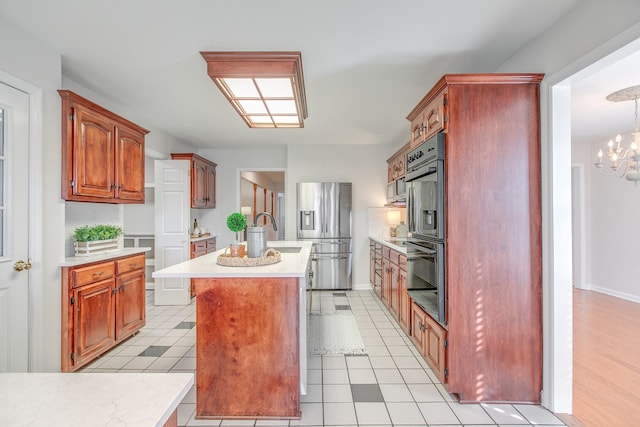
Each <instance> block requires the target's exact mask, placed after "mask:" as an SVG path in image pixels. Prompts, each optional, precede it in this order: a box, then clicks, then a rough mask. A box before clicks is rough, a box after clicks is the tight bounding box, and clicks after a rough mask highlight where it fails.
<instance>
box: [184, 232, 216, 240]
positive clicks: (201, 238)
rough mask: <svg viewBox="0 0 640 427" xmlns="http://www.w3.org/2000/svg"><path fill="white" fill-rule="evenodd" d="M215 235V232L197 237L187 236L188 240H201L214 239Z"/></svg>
mask: <svg viewBox="0 0 640 427" xmlns="http://www.w3.org/2000/svg"><path fill="white" fill-rule="evenodd" d="M216 237H217V236H216V235H215V234H209V235H208V236H199V237H193V236H189V241H190V242H199V241H201V240H207V239H215V238H216Z"/></svg>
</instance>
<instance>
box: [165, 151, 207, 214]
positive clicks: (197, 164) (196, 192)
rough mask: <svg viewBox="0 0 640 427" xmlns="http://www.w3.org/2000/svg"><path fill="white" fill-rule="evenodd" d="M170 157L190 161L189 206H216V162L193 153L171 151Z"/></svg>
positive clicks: (203, 207)
mask: <svg viewBox="0 0 640 427" xmlns="http://www.w3.org/2000/svg"><path fill="white" fill-rule="evenodd" d="M171 158H172V159H178V160H189V161H190V162H191V207H192V208H202V209H212V208H215V207H216V166H217V165H216V164H215V163H213V162H212V161H210V160H207V159H205V158H204V157H200V156H198V155H197V154H193V153H172V154H171Z"/></svg>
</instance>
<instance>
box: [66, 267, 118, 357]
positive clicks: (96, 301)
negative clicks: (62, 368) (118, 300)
mask: <svg viewBox="0 0 640 427" xmlns="http://www.w3.org/2000/svg"><path fill="white" fill-rule="evenodd" d="M114 290H115V279H113V278H112V279H107V280H102V281H100V282H95V283H93V284H90V285H86V286H82V287H80V288H76V289H74V291H73V307H74V312H73V325H74V331H73V333H74V339H73V342H74V345H73V347H74V352H73V353H74V354H73V356H72V357H73V364H74V365H75V366H77V365H80V364H83V363H85V362H86V361H88V360H91V359H93V358H95V357H97V356H98V355H100V354H101V353H102V352H104V351H106V350H108V349H109V348H111V346H112V345H113V344H114V343H115V340H116V338H115V321H114V318H113V316H114V313H115V305H114V300H115V299H114Z"/></svg>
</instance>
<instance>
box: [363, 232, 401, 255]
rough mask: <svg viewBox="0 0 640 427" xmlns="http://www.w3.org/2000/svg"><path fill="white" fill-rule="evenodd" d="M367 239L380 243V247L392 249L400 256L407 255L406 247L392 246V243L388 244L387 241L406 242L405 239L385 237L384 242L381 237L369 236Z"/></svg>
mask: <svg viewBox="0 0 640 427" xmlns="http://www.w3.org/2000/svg"><path fill="white" fill-rule="evenodd" d="M369 238H370V239H371V240H373V241H375V242H378V243H380V244H381V245H384V246H387V247H389V248H391V249H393V250H394V251H396V252H400V253H401V254H406V253H407V247H406V246H398V245H394V244H393V243H390V242H389V241H388V240H407V239H403V238H398V237H387V238H386V239H387V240H385V238H381V237H373V236H369Z"/></svg>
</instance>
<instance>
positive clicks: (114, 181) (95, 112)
mask: <svg viewBox="0 0 640 427" xmlns="http://www.w3.org/2000/svg"><path fill="white" fill-rule="evenodd" d="M58 93H59V94H60V97H61V99H62V198H63V199H64V200H68V201H76V202H98V203H144V159H145V157H144V138H145V135H146V134H147V133H149V131H147V130H146V129H143V128H142V127H140V126H138V125H136V124H135V123H132V122H130V121H129V120H127V119H125V118H123V117H120V116H118V115H117V114H115V113H112V112H111V111H109V110H106V109H105V108H103V107H101V106H99V105H97V104H95V103H93V102H91V101H89V100H88V99H85V98H83V97H81V96H79V95H77V94H75V93H73V92H71V91H69V90H59V91H58Z"/></svg>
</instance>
